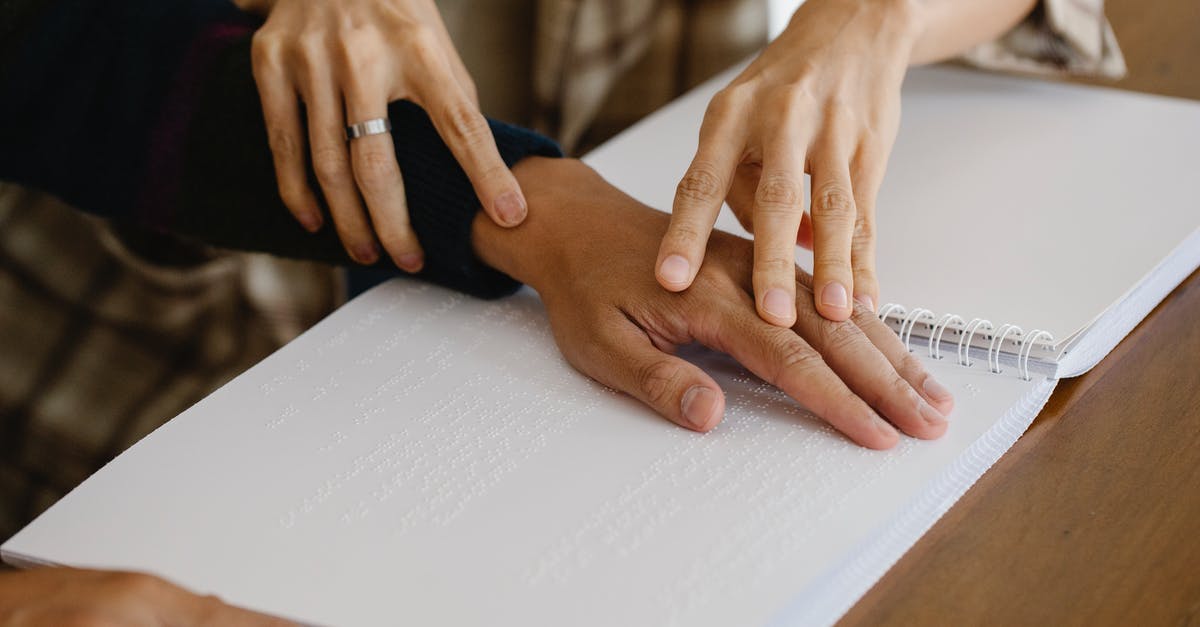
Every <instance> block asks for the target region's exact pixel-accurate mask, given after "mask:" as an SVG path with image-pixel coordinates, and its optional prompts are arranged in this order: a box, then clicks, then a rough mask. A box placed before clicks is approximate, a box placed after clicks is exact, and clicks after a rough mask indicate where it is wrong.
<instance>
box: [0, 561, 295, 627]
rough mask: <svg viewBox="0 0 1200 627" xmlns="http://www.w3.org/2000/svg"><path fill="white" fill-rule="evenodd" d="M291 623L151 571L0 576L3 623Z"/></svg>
mask: <svg viewBox="0 0 1200 627" xmlns="http://www.w3.org/2000/svg"><path fill="white" fill-rule="evenodd" d="M292 624H293V623H291V622H288V621H285V620H280V619H277V618H271V617H269V616H263V615H262V614H256V613H254V612H250V611H247V610H243V609H240V608H236V607H233V606H230V605H226V604H224V603H222V602H221V601H220V599H217V598H216V597H212V596H205V597H202V596H198V595H195V594H192V593H191V592H188V591H187V590H184V589H183V588H180V587H178V586H175V585H172V584H170V583H167V582H166V581H163V580H162V579H159V578H157V577H153V576H150V575H142V574H137V573H122V572H105V571H98V570H76V569H73V568H38V569H35V570H30V571H25V572H16V573H5V574H2V575H0V627H17V626H20V627H35V626H42V625H44V626H46V627H57V626H59V625H97V626H105V627H107V626H112V627H135V626H136V627H166V626H167V625H170V626H172V627H176V626H178V627H190V626H196V627H201V626H206V625H211V626H213V627H217V626H226V625H229V626H241V627H283V626H284V625H292Z"/></svg>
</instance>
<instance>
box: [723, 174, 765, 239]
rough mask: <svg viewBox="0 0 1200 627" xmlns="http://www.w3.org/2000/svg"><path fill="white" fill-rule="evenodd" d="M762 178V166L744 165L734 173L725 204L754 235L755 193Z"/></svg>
mask: <svg viewBox="0 0 1200 627" xmlns="http://www.w3.org/2000/svg"><path fill="white" fill-rule="evenodd" d="M760 178H762V166H760V165H758V164H756V163H743V164H741V165H739V166H738V168H737V172H736V173H734V175H733V183H732V184H730V186H729V193H728V194H726V195H725V203H726V204H728V205H729V208H730V209H732V210H733V215H734V216H737V219H738V222H739V223H741V225H742V228H743V229H746V232H747V233H754V192H755V190H757V189H758V180H759V179H760Z"/></svg>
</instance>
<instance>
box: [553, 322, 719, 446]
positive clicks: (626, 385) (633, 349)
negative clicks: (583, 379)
mask: <svg viewBox="0 0 1200 627" xmlns="http://www.w3.org/2000/svg"><path fill="white" fill-rule="evenodd" d="M600 327H601V328H602V331H601V333H600V337H599V338H598V339H596V340H595V341H594V342H593V344H592V345H591V346H589V347H588V349H587V350H585V351H584V352H583V354H582V356H581V358H580V360H579V361H580V362H581V363H578V364H576V367H577V368H579V369H580V370H581V371H583V373H584V374H587V375H588V376H590V377H592V378H593V379H596V380H597V381H600V382H601V383H603V384H605V385H608V386H609V387H612V388H615V389H618V390H621V391H622V392H625V393H626V394H629V395H630V396H632V397H634V398H636V399H638V400H639V401H641V402H643V403H645V404H646V405H649V406H650V407H651V408H652V409H654V411H656V412H658V413H659V414H661V415H662V416H665V417H666V418H667V419H669V420H671V421H672V422H674V423H676V424H678V425H680V426H683V427H687V428H688V429H693V430H695V431H700V432H705V431H709V430H710V429H712V428H713V427H715V426H717V423H718V422H720V421H721V417H722V416H723V415H724V413H725V394H724V393H723V392H722V391H721V388H720V387H719V386H718V385H717V384H716V382H715V381H713V379H712V377H710V376H708V375H707V374H706V373H705V372H704V371H703V370H701V369H700V368H698V367H697V366H695V365H693V364H691V363H688V362H687V361H684V360H683V359H680V358H679V357H675V356H674V355H669V354H667V353H665V352H663V351H662V350H660V349H659V348H657V347H655V346H654V344H653V343H652V342H651V341H650V338H649V337H647V335H646V333H645V332H644V331H643V330H642V329H640V328H638V327H637V326H636V325H635V324H634V323H633V322H631V321H630V320H629V319H628V318H626V317H625V316H624V315H622V314H621V313H620V312H617V311H614V312H613V315H612V318H611V319H610V320H608V321H605V322H604V323H602V324H601V325H600Z"/></svg>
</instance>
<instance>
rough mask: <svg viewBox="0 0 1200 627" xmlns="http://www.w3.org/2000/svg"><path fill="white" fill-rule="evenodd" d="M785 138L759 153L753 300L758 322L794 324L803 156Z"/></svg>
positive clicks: (755, 207) (795, 146)
mask: <svg viewBox="0 0 1200 627" xmlns="http://www.w3.org/2000/svg"><path fill="white" fill-rule="evenodd" d="M800 145H801V144H800V143H799V142H796V141H794V139H793V138H792V137H791V136H790V134H788V133H781V134H780V135H779V136H778V137H776V138H775V139H773V140H772V141H771V142H770V143H769V144H768V145H767V147H766V148H765V150H764V152H763V170H762V176H761V177H760V178H759V182H758V188H757V190H755V193H754V226H755V236H754V300H755V304H756V307H757V308H758V314H759V315H760V316H762V318H763V320H766V321H767V322H770V323H771V324H774V325H777V326H780V327H785V328H787V327H791V326H792V324H794V323H795V321H796V237H797V234H798V233H799V231H800V221H801V217H802V216H803V215H804V199H803V194H804V178H803V177H804V156H803V154H802V153H801V150H802V149H800V148H798V146H800Z"/></svg>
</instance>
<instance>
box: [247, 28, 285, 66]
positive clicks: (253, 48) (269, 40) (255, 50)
mask: <svg viewBox="0 0 1200 627" xmlns="http://www.w3.org/2000/svg"><path fill="white" fill-rule="evenodd" d="M282 56H283V42H282V40H281V39H280V38H279V36H278V35H276V34H275V32H274V31H273V30H269V29H266V28H262V29H259V30H258V31H257V32H255V33H254V35H253V36H252V37H251V38H250V63H251V65H252V67H253V68H254V69H255V71H261V70H266V69H273V68H276V67H278V66H279V61H280V58H281V57H282Z"/></svg>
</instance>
